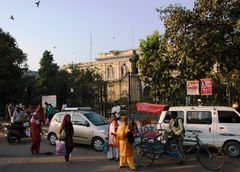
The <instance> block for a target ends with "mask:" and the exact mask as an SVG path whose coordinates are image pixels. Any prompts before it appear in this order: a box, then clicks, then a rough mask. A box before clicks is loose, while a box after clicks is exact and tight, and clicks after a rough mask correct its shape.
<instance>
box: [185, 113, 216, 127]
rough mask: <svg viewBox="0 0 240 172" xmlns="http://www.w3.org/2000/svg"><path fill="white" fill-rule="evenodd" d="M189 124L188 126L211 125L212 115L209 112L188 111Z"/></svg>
mask: <svg viewBox="0 0 240 172" xmlns="http://www.w3.org/2000/svg"><path fill="white" fill-rule="evenodd" d="M187 123H188V124H211V123H212V113H211V112H209V111H188V112H187Z"/></svg>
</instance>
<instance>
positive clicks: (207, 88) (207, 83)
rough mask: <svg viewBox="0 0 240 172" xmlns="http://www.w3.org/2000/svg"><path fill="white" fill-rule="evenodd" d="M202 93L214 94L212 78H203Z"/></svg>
mask: <svg viewBox="0 0 240 172" xmlns="http://www.w3.org/2000/svg"><path fill="white" fill-rule="evenodd" d="M201 95H212V80H211V79H208V78H206V79H201Z"/></svg>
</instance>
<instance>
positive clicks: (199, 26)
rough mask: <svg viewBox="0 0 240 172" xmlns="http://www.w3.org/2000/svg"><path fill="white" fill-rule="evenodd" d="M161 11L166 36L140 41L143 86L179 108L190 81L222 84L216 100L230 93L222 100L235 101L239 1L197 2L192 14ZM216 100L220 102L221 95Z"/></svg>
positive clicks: (173, 9) (181, 9)
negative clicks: (205, 80)
mask: <svg viewBox="0 0 240 172" xmlns="http://www.w3.org/2000/svg"><path fill="white" fill-rule="evenodd" d="M157 11H158V12H159V15H160V19H161V20H163V21H164V24H165V27H166V32H165V33H164V34H163V35H159V34H158V33H157V32H155V33H153V35H151V36H148V37H147V38H146V40H142V41H141V44H140V49H141V53H142V59H141V60H140V61H139V66H140V68H141V69H142V70H143V72H142V73H141V75H142V76H141V77H142V78H143V81H144V82H145V83H147V84H149V85H151V86H152V88H154V89H156V90H157V92H160V93H163V92H164V93H165V94H163V97H164V99H165V100H166V99H167V100H169V101H170V102H175V103H176V102H178V101H179V100H180V102H184V100H185V98H184V97H185V96H186V93H185V90H186V85H185V84H186V81H187V80H192V79H196V80H199V79H201V78H206V77H211V78H213V79H214V82H215V83H218V84H215V85H214V89H215V90H214V91H215V93H216V94H218V93H219V90H225V92H222V94H227V93H226V92H229V94H230V95H232V98H233V96H234V94H235V95H236V94H237V95H239V91H235V93H233V91H232V88H233V87H231V86H229V84H228V83H229V82H230V83H233V82H234V83H237V82H239V81H240V78H239V75H237V74H236V73H238V71H240V48H239V47H240V15H239V14H240V3H239V1H238V0H197V1H196V2H195V5H194V8H193V9H192V10H189V9H186V8H184V7H182V6H180V5H170V6H169V7H167V8H165V9H157ZM233 71H235V72H233ZM171 73H172V74H174V77H173V76H172V75H171ZM233 73H234V74H233ZM219 76H221V77H219ZM230 76H231V77H230ZM233 78H234V80H233ZM217 79H219V80H217ZM156 80H158V81H157V82H156ZM164 81H165V82H164ZM236 81H237V82H236ZM235 85H236V84H235ZM183 93H185V94H183ZM214 96H215V98H214V101H218V102H219V95H214ZM161 97H162V96H161ZM225 97H226V95H225ZM226 99H227V98H226ZM228 99H229V98H228ZM224 101H226V100H223V101H222V103H223V102H224Z"/></svg>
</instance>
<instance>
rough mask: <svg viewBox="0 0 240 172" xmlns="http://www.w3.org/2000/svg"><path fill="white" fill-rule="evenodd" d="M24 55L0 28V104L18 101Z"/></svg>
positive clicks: (12, 39)
mask: <svg viewBox="0 0 240 172" xmlns="http://www.w3.org/2000/svg"><path fill="white" fill-rule="evenodd" d="M26 60H27V56H26V54H24V53H23V51H22V50H21V49H20V48H19V47H18V45H17V42H16V40H15V39H14V38H13V37H12V36H11V35H10V34H9V33H6V32H4V31H3V30H2V29H1V28H0V97H1V104H4V103H8V102H10V101H11V102H16V101H19V99H18V97H19V93H20V92H21V90H19V89H20V85H19V83H20V81H21V76H22V68H21V67H23V66H24V62H25V61H26Z"/></svg>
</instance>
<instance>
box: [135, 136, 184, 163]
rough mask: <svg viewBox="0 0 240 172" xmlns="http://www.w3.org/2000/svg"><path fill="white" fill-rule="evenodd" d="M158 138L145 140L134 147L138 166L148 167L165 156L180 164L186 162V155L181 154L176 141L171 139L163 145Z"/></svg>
mask: <svg viewBox="0 0 240 172" xmlns="http://www.w3.org/2000/svg"><path fill="white" fill-rule="evenodd" d="M157 137H158V136H157ZM157 137H147V138H144V139H143V140H142V141H141V142H140V143H138V144H136V145H135V146H134V160H135V163H136V164H137V165H139V166H142V167H148V166H150V165H151V164H152V163H153V162H154V160H156V159H159V158H160V157H161V156H163V155H166V156H169V157H174V158H176V159H177V162H179V163H182V162H183V161H184V160H185V155H184V154H183V153H181V151H180V149H179V146H178V144H177V142H176V139H173V138H170V139H169V140H168V141H167V142H166V143H165V144H163V143H161V142H160V141H158V140H157Z"/></svg>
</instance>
